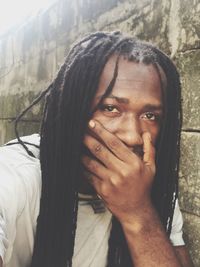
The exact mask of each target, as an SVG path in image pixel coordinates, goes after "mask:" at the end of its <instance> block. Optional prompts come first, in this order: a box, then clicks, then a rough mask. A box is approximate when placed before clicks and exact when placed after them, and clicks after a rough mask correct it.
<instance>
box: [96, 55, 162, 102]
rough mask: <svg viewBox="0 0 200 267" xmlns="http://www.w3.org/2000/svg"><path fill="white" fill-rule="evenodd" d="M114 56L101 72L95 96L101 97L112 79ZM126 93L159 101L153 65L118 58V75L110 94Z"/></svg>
mask: <svg viewBox="0 0 200 267" xmlns="http://www.w3.org/2000/svg"><path fill="white" fill-rule="evenodd" d="M116 60H117V58H116V56H113V57H111V58H110V59H109V60H108V62H107V63H106V65H105V67H104V70H103V72H102V75H101V78H100V83H99V87H98V90H97V94H96V96H102V95H103V94H104V92H105V91H106V89H107V87H108V85H109V83H110V81H111V80H112V78H113V74H114V69H115V65H116ZM126 92H128V95H127V96H128V97H131V93H133V94H134V95H135V94H136V93H137V95H140V96H141V97H144V98H145V97H149V98H150V97H152V98H155V99H158V101H161V98H162V97H161V95H162V92H161V81H160V76H159V74H158V71H157V69H156V68H155V66H154V65H152V64H149V65H146V64H144V63H136V62H132V61H128V60H127V59H125V58H124V57H120V58H119V64H118V75H117V79H116V82H115V85H114V88H113V90H112V93H117V94H119V96H120V95H122V96H123V95H124V94H125V93H126Z"/></svg>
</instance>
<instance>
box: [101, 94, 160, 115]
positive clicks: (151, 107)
mask: <svg viewBox="0 0 200 267" xmlns="http://www.w3.org/2000/svg"><path fill="white" fill-rule="evenodd" d="M101 98H102V95H101V96H98V97H97V99H101ZM107 98H111V99H115V100H116V101H117V102H118V103H122V104H129V103H130V101H129V99H128V98H125V97H118V96H114V95H112V94H111V95H109V96H107V97H105V99H107ZM143 109H144V110H158V111H160V110H163V105H162V104H146V105H144V107H143Z"/></svg>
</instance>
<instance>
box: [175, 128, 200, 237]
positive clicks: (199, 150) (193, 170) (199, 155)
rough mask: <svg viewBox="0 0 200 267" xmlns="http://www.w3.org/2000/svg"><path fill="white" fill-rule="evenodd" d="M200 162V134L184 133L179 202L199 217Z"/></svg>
mask: <svg viewBox="0 0 200 267" xmlns="http://www.w3.org/2000/svg"><path fill="white" fill-rule="evenodd" d="M199 162H200V134H199V133H182V142H181V160H180V180H179V187H180V195H179V201H180V206H181V208H182V209H183V210H184V211H185V212H188V213H192V214H196V215H198V216H200V165H199ZM199 231H200V229H199ZM199 238H200V235H199Z"/></svg>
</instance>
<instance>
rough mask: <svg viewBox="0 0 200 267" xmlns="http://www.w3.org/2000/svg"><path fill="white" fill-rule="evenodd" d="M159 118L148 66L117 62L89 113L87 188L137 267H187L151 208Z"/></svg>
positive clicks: (156, 86)
mask: <svg viewBox="0 0 200 267" xmlns="http://www.w3.org/2000/svg"><path fill="white" fill-rule="evenodd" d="M115 62H116V58H115V57H112V58H111V59H110V60H109V61H108V63H107V64H106V66H105V68H104V71H103V74H102V76H101V79H100V83H99V88H98V91H97V94H96V96H95V99H94V102H93V106H92V108H95V107H96V106H97V104H98V103H99V100H100V99H101V96H102V95H103V94H104V92H105V90H106V88H107V86H108V84H109V82H110V80H111V79H112V77H113V71H114V66H115ZM162 116H163V103H162V94H161V85H160V79H159V76H158V74H157V71H156V70H155V68H154V67H153V65H148V66H146V65H144V64H143V63H133V62H128V61H127V60H126V59H124V58H120V61H119V73H118V77H117V80H116V83H115V86H114V88H113V90H112V93H111V95H109V96H108V97H107V98H106V99H104V101H103V103H102V105H101V106H100V107H99V108H98V109H97V110H96V111H95V112H94V114H93V117H92V120H91V121H90V122H89V132H88V134H86V136H85V139H84V144H85V145H86V147H87V148H88V149H89V151H90V152H91V153H92V155H93V156H92V157H89V156H84V157H83V163H84V165H85V167H86V169H87V170H88V172H89V173H90V176H89V177H90V178H89V180H90V183H91V184H92V186H93V187H94V188H95V191H96V192H97V194H98V195H99V196H100V197H101V198H102V199H103V200H104V202H105V203H106V206H107V208H108V209H109V210H110V211H111V213H112V214H113V215H115V216H116V217H117V218H118V220H119V221H120V223H121V225H122V228H123V230H124V233H125V236H126V239H127V242H128V245H129V249H130V253H131V256H132V260H133V262H134V266H136V267H140V266H141V267H146V266H148V267H149V266H161V267H165V266H170V267H180V266H182V267H191V266H192V263H191V261H190V258H189V255H188V252H187V250H186V248H185V246H182V247H176V248H175V249H174V248H173V247H172V245H171V243H170V241H169V240H168V238H167V236H166V234H165V230H164V229H163V227H162V225H161V222H160V220H159V218H158V215H157V213H156V211H155V209H154V207H153V205H152V202H151V197H150V195H151V187H152V183H153V179H154V175H155V170H156V169H155V168H156V167H155V147H154V146H155V142H156V140H157V137H158V134H159V131H160V125H161V121H162Z"/></svg>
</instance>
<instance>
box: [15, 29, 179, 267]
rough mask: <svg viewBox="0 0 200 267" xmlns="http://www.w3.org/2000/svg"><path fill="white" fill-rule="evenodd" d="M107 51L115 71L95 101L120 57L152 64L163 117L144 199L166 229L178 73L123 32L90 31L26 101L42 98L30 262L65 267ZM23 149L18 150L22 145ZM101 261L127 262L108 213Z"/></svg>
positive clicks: (175, 153) (174, 172) (114, 266)
mask: <svg viewBox="0 0 200 267" xmlns="http://www.w3.org/2000/svg"><path fill="white" fill-rule="evenodd" d="M113 54H115V55H117V60H116V66H115V71H114V75H113V79H112V80H111V81H110V84H109V86H108V88H107V90H106V92H105V94H104V96H103V97H102V99H103V98H104V97H106V95H108V94H109V93H110V92H111V91H112V88H113V86H114V84H115V80H116V78H117V71H118V59H119V57H121V56H123V57H125V58H127V60H129V61H133V62H143V63H144V64H147V65H148V64H152V65H153V66H154V67H155V69H156V70H157V72H158V75H159V77H160V81H161V85H163V86H162V93H163V101H164V121H163V124H162V128H161V131H160V134H159V137H158V140H157V143H156V150H157V156H156V176H155V181H154V185H153V190H152V200H153V203H154V205H155V208H156V210H157V212H158V214H159V216H160V218H161V221H162V223H163V225H164V227H165V229H166V231H167V233H168V235H169V234H170V231H171V227H172V218H173V212H174V206H175V201H176V198H177V190H178V189H177V186H178V182H177V180H178V178H177V177H178V159H179V142H180V141H179V140H180V127H181V101H180V82H179V75H178V73H177V71H176V68H175V66H174V64H173V63H172V62H171V60H170V59H169V58H168V57H167V56H166V55H165V54H164V53H163V52H161V51H160V50H158V49H157V48H155V47H154V46H152V45H151V44H148V43H145V42H141V41H139V40H137V39H133V38H130V37H124V36H123V35H121V34H120V33H119V32H113V33H105V32H98V33H94V34H91V35H89V36H87V37H86V38H84V39H83V40H82V41H80V42H79V43H77V44H76V45H75V46H74V47H73V48H72V50H71V51H70V52H69V54H68V56H67V57H66V60H65V62H64V64H63V66H62V67H61V69H60V70H59V72H58V75H57V77H56V79H55V80H54V81H53V83H52V84H51V85H50V86H49V88H48V89H47V90H46V91H44V92H43V93H42V94H41V95H40V96H39V97H38V99H36V100H35V101H34V102H33V105H35V104H36V103H37V102H39V101H40V99H41V98H42V97H43V96H44V95H46V102H45V107H44V113H43V120H42V125H41V144H40V161H41V171H42V194H41V201H40V213H39V216H38V221H37V231H36V237H35V243H34V251H33V257H32V263H31V267H44V266H46V267H55V266H58V267H71V266H72V256H73V251H74V240H75V233H76V223H77V211H78V189H77V188H78V184H79V181H80V179H81V177H82V171H83V167H82V165H81V156H82V153H83V152H82V140H83V136H84V133H85V131H86V128H87V123H88V121H89V119H90V118H91V116H92V114H91V103H92V101H93V98H94V96H95V94H96V92H97V88H98V84H99V80H100V76H101V73H102V71H103V69H104V66H105V64H106V63H107V61H108V59H109V58H110V57H111V56H112V55H113ZM162 73H164V76H165V79H166V82H165V81H164V80H163V74H162ZM102 99H101V100H100V101H102ZM33 105H31V106H30V107H29V108H28V109H30V108H31V107H32V106H33ZM28 109H27V110H28ZM27 110H26V111H27ZM20 118H21V116H19V117H18V119H17V122H18V121H19V120H20ZM17 122H16V124H17ZM16 131H17V130H16ZM23 146H24V147H26V146H25V144H23ZM27 152H28V151H27ZM107 262H108V263H107V266H108V267H122V266H126V267H131V266H133V264H132V263H131V259H130V255H129V250H128V247H127V244H126V240H125V237H124V234H123V231H122V229H121V226H120V223H119V222H118V220H117V219H116V218H115V217H113V219H112V230H111V234H110V238H109V251H108V260H107Z"/></svg>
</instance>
